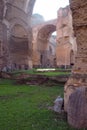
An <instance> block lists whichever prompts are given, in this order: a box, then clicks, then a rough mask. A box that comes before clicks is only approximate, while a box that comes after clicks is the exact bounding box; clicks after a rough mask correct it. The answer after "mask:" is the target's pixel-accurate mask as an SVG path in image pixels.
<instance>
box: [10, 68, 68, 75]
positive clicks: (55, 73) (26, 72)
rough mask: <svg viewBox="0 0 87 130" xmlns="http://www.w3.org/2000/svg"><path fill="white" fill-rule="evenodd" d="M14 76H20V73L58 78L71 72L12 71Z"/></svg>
mask: <svg viewBox="0 0 87 130" xmlns="http://www.w3.org/2000/svg"><path fill="white" fill-rule="evenodd" d="M12 73H13V74H14V75H20V74H21V73H25V74H34V75H35V74H41V75H47V76H58V75H69V74H70V73H71V72H64V71H63V70H61V71H59V72H58V70H57V71H53V72H52V71H49V72H37V71H36V69H31V70H20V71H13V72H12Z"/></svg>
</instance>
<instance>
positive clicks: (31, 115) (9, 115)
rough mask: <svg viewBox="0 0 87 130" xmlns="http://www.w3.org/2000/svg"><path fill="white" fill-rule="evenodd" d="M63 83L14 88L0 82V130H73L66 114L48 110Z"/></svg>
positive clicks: (11, 83)
mask: <svg viewBox="0 0 87 130" xmlns="http://www.w3.org/2000/svg"><path fill="white" fill-rule="evenodd" d="M63 86H64V84H61V85H58V86H53V87H47V86H45V85H44V86H41V85H40V86H36V85H34V86H29V85H17V84H16V83H15V81H14V80H7V79H0V130H76V129H74V128H71V127H70V126H69V125H68V124H67V120H66V115H65V114H64V113H62V114H58V113H55V112H53V111H52V110H49V109H48V108H49V106H53V102H54V100H55V99H56V97H57V96H58V95H61V96H62V97H63Z"/></svg>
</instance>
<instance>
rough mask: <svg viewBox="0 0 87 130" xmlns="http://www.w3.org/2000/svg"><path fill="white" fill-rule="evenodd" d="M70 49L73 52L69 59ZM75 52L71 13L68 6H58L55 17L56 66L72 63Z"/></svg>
mask: <svg viewBox="0 0 87 130" xmlns="http://www.w3.org/2000/svg"><path fill="white" fill-rule="evenodd" d="M71 51H73V53H74V55H73V56H74V57H73V61H71V57H70V54H71ZM76 52H77V45H76V39H75V36H74V33H73V27H72V13H71V10H70V7H69V6H67V7H65V8H60V9H59V10H58V19H57V48H56V57H57V66H65V67H66V66H70V65H71V64H74V62H75V61H74V59H75V55H76Z"/></svg>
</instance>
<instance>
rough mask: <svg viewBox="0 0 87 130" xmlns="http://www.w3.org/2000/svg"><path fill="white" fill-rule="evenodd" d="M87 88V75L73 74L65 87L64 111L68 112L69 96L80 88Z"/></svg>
mask: <svg viewBox="0 0 87 130" xmlns="http://www.w3.org/2000/svg"><path fill="white" fill-rule="evenodd" d="M83 86H84V87H87V74H74V73H73V74H72V75H71V76H70V78H69V79H68V81H67V83H66V84H65V87H64V109H65V111H66V112H67V109H68V101H69V96H70V95H71V94H72V93H73V92H75V90H76V89H77V88H79V87H83Z"/></svg>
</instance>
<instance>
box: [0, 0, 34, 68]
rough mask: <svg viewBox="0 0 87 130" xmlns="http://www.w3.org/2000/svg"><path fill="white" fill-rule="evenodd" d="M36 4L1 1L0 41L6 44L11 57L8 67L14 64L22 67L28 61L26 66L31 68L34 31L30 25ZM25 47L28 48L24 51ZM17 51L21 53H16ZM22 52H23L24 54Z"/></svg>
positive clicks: (30, 0)
mask: <svg viewBox="0 0 87 130" xmlns="http://www.w3.org/2000/svg"><path fill="white" fill-rule="evenodd" d="M34 3H35V0H22V1H20V0H1V1H0V19H1V20H0V23H1V24H0V39H1V38H2V40H1V41H2V43H1V44H2V45H3V43H5V47H6V46H7V47H6V48H7V52H8V55H9V59H8V61H9V64H8V63H7V64H8V65H7V66H12V64H14V63H15V64H18V65H21V63H22V64H23V63H24V62H25V61H27V62H26V64H27V66H29V60H30V61H31V56H30V55H31V50H32V30H31V25H30V24H31V15H32V10H33V6H34ZM13 30H14V31H13ZM6 35H7V36H6ZM5 36H6V37H7V39H6V37H5ZM26 44H27V45H26ZM23 46H27V47H24V50H23ZM17 49H18V50H19V51H16V50H17ZM12 50H14V51H12ZM21 50H23V53H22V54H21ZM24 51H25V52H24ZM24 57H25V58H24ZM17 58H18V59H17ZM19 59H20V60H21V62H20V64H19V62H18V61H19ZM24 59H25V60H24Z"/></svg>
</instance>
